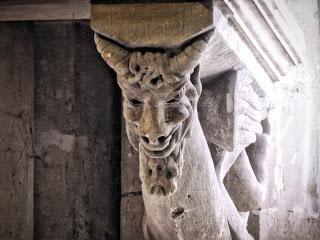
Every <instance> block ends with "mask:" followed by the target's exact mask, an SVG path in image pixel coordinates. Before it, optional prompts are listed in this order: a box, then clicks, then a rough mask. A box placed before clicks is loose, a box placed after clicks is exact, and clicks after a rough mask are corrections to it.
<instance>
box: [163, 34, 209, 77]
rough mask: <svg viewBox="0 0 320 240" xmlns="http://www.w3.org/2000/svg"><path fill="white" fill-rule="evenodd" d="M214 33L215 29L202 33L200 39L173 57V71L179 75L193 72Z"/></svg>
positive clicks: (171, 63)
mask: <svg viewBox="0 0 320 240" xmlns="http://www.w3.org/2000/svg"><path fill="white" fill-rule="evenodd" d="M212 34H213V30H210V31H209V32H207V33H205V34H204V35H202V36H201V37H200V39H199V40H196V41H194V42H193V43H191V44H190V45H188V46H187V47H186V48H185V49H184V50H183V52H181V53H179V54H178V55H177V56H175V57H173V58H171V59H170V61H169V66H170V69H171V70H172V72H174V73H176V74H179V75H185V74H187V73H191V72H193V70H194V68H195V67H196V66H197V65H198V64H199V62H200V58H201V55H202V53H203V52H204V51H205V50H206V48H207V46H208V43H209V40H210V38H211V36H212Z"/></svg>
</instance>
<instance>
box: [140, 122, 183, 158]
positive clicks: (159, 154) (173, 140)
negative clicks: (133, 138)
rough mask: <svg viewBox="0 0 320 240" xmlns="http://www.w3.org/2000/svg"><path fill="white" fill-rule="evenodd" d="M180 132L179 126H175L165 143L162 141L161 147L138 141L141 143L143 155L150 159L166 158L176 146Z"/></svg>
mask: <svg viewBox="0 0 320 240" xmlns="http://www.w3.org/2000/svg"><path fill="white" fill-rule="evenodd" d="M180 132H181V126H180V125H179V126H177V127H176V128H174V129H173V130H172V131H171V133H170V134H169V136H168V137H167V139H166V141H164V142H163V143H162V144H161V145H156V146H155V145H151V144H147V143H144V141H140V142H141V143H142V147H143V149H144V151H145V153H146V154H147V155H148V156H149V157H152V158H163V157H168V156H169V155H170V153H171V152H172V151H173V150H174V149H175V146H176V144H177V143H178V140H179V136H180V135H181V134H180Z"/></svg>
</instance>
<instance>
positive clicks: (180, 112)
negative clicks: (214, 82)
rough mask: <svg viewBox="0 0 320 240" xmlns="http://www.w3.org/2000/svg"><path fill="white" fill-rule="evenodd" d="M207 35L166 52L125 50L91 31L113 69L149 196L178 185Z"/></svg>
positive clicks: (130, 136) (167, 191)
mask: <svg viewBox="0 0 320 240" xmlns="http://www.w3.org/2000/svg"><path fill="white" fill-rule="evenodd" d="M209 38H210V34H206V35H204V36H203V37H201V38H200V39H198V40H194V41H193V42H192V43H191V44H189V45H188V46H187V47H185V48H184V50H183V51H182V52H181V53H179V54H177V55H175V56H170V54H168V53H166V52H164V53H163V52H159V51H155V52H151V51H145V52H141V51H139V52H135V51H133V52H129V51H128V50H127V49H124V48H122V47H120V46H119V45H118V44H115V43H113V42H110V41H108V40H106V39H105V38H103V37H101V36H99V35H98V34H95V43H96V45H97V49H98V52H99V53H100V54H101V56H102V58H103V59H104V60H105V61H106V62H107V64H108V65H109V66H110V67H111V68H112V69H113V70H114V71H115V72H116V73H117V81H118V84H119V86H120V88H121V89H122V94H123V99H124V101H123V111H124V117H125V119H126V130H127V135H128V137H129V140H130V142H131V144H132V145H133V146H134V147H135V149H136V150H138V151H139V154H140V178H141V181H142V184H143V187H144V189H145V191H146V192H147V193H149V194H157V195H158V196H166V195H169V194H171V193H173V192H174V191H175V190H176V188H177V180H178V179H179V177H180V176H181V172H182V166H183V148H184V142H185V138H186V137H188V135H189V134H190V124H191V122H192V116H193V112H194V110H195V109H196V104H197V101H198V98H199V96H200V92H201V83H200V79H199V67H198V65H199V61H200V57H201V55H202V53H203V51H204V50H205V48H206V46H207V44H208V41H209Z"/></svg>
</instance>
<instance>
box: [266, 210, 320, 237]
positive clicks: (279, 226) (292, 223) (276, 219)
mask: <svg viewBox="0 0 320 240" xmlns="http://www.w3.org/2000/svg"><path fill="white" fill-rule="evenodd" d="M319 237H320V217H319V214H308V213H306V212H304V213H303V212H298V211H296V212H293V211H284V210H275V209H268V210H262V212H261V213H260V239H265V240H268V239H277V240H318V239H319Z"/></svg>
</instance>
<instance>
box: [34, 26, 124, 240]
mask: <svg viewBox="0 0 320 240" xmlns="http://www.w3.org/2000/svg"><path fill="white" fill-rule="evenodd" d="M34 31H35V45H36V46H37V48H36V50H35V61H36V62H35V66H36V67H35V76H36V81H35V102H36V104H35V150H36V159H35V212H34V216H35V238H36V239H61V240H63V239H65V240H69V239H97V240H98V239H99V240H100V239H117V238H118V236H119V221H120V219H119V212H120V160H121V159H120V138H121V134H120V133H121V124H119V123H120V120H121V118H120V109H121V105H120V94H119V90H118V89H117V87H116V84H115V76H114V74H113V73H112V72H111V71H110V70H109V69H108V68H107V67H105V66H104V64H103V63H102V61H100V60H99V58H98V57H97V53H96V51H95V49H94V42H93V41H92V40H93V33H92V32H91V30H90V29H89V27H88V26H86V25H82V24H77V23H72V22H69V23H66V22H60V23H50V22H49V23H45V22H44V23H36V24H35V30H34Z"/></svg>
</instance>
